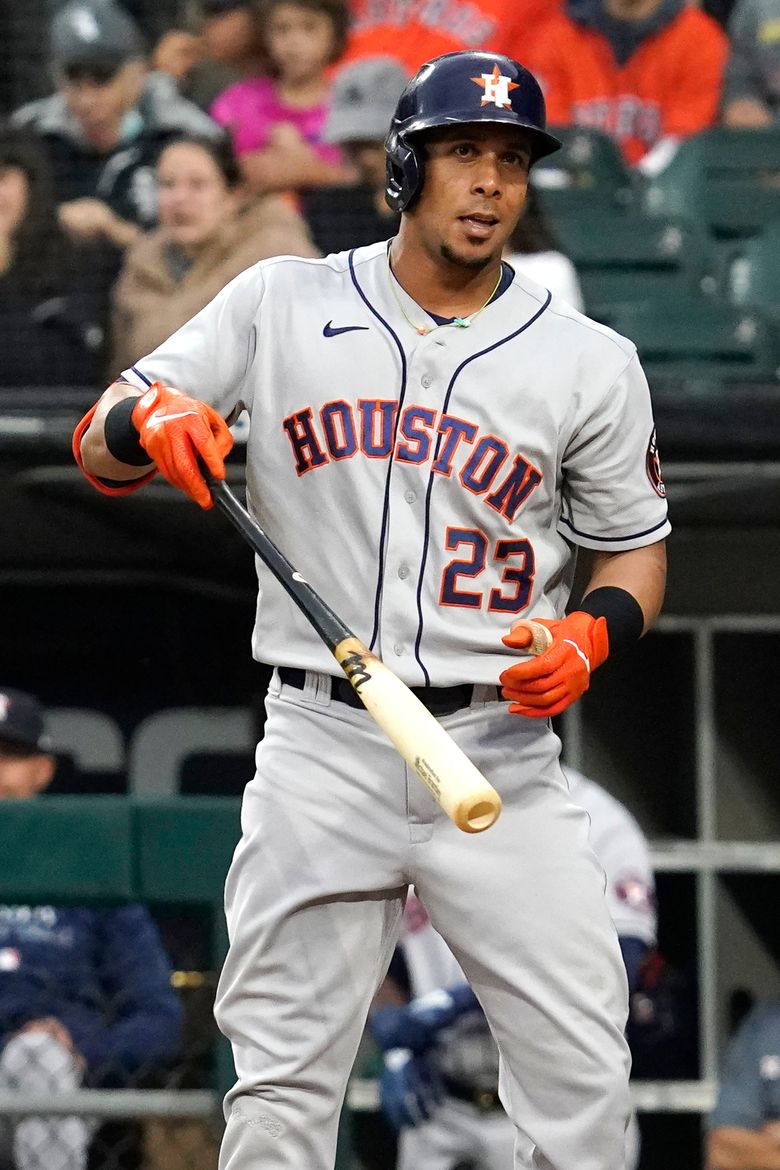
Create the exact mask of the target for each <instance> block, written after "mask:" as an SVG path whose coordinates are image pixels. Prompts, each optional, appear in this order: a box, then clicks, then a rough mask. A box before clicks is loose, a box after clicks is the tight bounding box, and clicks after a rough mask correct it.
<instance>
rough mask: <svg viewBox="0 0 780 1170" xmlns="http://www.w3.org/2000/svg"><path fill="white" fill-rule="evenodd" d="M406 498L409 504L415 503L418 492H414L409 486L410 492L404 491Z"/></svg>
mask: <svg viewBox="0 0 780 1170" xmlns="http://www.w3.org/2000/svg"><path fill="white" fill-rule="evenodd" d="M404 499H405V500H406V502H407V504H413V503H414V501H415V500H416V499H417V492H413V491H412V489H411V488H409V491H408V492H404Z"/></svg>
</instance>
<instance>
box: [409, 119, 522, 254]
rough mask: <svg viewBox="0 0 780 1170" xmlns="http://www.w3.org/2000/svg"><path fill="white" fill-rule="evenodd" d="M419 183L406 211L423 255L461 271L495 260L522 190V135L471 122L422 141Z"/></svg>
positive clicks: (506, 128) (517, 210)
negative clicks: (419, 190)
mask: <svg viewBox="0 0 780 1170" xmlns="http://www.w3.org/2000/svg"><path fill="white" fill-rule="evenodd" d="M425 150H426V154H425V182H424V184H423V189H422V193H421V195H420V198H419V199H418V201H417V203H416V204H414V205H413V207H412V209H411V211H410V212H408V219H409V221H410V224H413V231H414V233H415V234H416V235H417V237H418V239H419V242H420V243H421V244H422V246H423V247H424V248H425V250H426V251H427V252H428V253H429V254H430V255H432V256H440V257H442V258H443V259H445V260H447V261H449V262H450V263H454V264H458V265H460V266H462V267H465V268H483V267H485V266H487V265H489V264H491V263H494V262H495V261H496V260H497V259H498V258H499V257H500V256H501V252H502V250H503V248H504V245H505V244H506V242H507V240H508V239H509V236H510V235H511V234H512V230H513V228H514V226H515V224H516V223H517V220H518V218H519V216H520V213H521V211H522V209H523V204H524V202H525V196H526V191H527V189H528V170H529V166H530V161H531V149H530V142H529V139H528V136H527V135H526V134H524V133H523V131H522V130H518V129H516V128H515V127H513V126H504V125H501V124H496V123H488V122H484V123H475V124H471V125H463V126H453V127H448V128H446V129H445V130H441V131H437V132H436V133H435V135H432V136H431V137H430V138H429V139H428V140H427V141H426V147H425Z"/></svg>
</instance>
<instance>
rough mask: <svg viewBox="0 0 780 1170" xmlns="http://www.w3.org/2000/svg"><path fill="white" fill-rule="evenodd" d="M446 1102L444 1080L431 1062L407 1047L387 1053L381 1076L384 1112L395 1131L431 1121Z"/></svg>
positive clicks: (393, 1049)
mask: <svg viewBox="0 0 780 1170" xmlns="http://www.w3.org/2000/svg"><path fill="white" fill-rule="evenodd" d="M443 1099H444V1091H443V1088H442V1085H441V1080H440V1079H439V1076H438V1074H437V1072H436V1070H435V1069H434V1068H433V1066H432V1064H431V1063H430V1061H428V1060H427V1059H426V1057H424V1056H415V1055H414V1053H413V1052H410V1051H409V1050H408V1049H406V1048H391V1050H390V1051H389V1052H386V1053H385V1063H384V1068H383V1069H382V1072H381V1074H380V1077H379V1100H380V1104H381V1106H382V1112H383V1113H384V1115H385V1117H386V1118H387V1120H388V1121H389V1122H390V1124H391V1125H392V1126H393V1128H394V1129H396V1130H400V1129H404V1128H407V1129H408V1128H414V1126H416V1125H421V1124H422V1123H423V1122H424V1121H430V1119H431V1117H432V1116H433V1114H434V1112H435V1110H436V1107H437V1106H438V1105H440V1104H441V1102H442V1100H443Z"/></svg>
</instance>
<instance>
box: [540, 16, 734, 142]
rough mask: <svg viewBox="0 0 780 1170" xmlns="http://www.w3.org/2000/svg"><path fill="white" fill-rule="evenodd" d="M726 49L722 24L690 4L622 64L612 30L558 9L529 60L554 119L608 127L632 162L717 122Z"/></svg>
mask: <svg viewBox="0 0 780 1170" xmlns="http://www.w3.org/2000/svg"><path fill="white" fill-rule="evenodd" d="M727 56H728V40H727V38H726V34H725V33H724V32H723V30H722V29H721V27H720V25H719V24H717V22H716V21H715V20H714V19H713V18H712V17H711V16H708V15H707V14H706V13H705V12H702V11H701V9H699V8H683V9H682V11H681V12H680V13H678V15H677V16H675V17H674V18H673V19H672V20H671V21H670V22H669V24H667V25H666V26H665V27H664V28H662V29H660V30H659V31H658V32H657V33H651V34H650V36H648V37H647V38H646V39H645V40H643V41H642V42H641V43H640V44H639V46H638V48H637V49H636V51H635V52H634V53H633V54H632V55H631V56H630V57H629V59H628V61H626V63H625V64H624V65H622V66H621V65H618V64H617V62H616V61H615V58H614V56H613V53H612V48H611V46H610V43H609V41H608V40H607V38H606V37H605V36H603V35H602V34H601V33H599V32H596V31H595V29H592V28H585V27H584V26H583V25H581V24H578V23H577V22H576V21H574V20H571V19H570V18H569V17H568V16H566V15H565V14H564V13H558V14H557V15H555V16H553V17H551V18H550V20H549V21H548V22H547V24H545V26H544V29H543V30H542V35H541V36H538V37H536V38H535V39H534V41H533V44H532V45H531V46H530V53H529V60H528V61H527V62H525V63H526V64H527V65H528V68H529V69H531V71H532V72H533V73H535V74H536V76H537V78H538V79H539V82H540V84H541V86H542V89H543V90H544V96H545V101H546V103H547V122H548V125H550V126H556V125H557V126H571V125H576V126H591V127H593V128H594V129H597V130H605V131H606V132H607V133H609V134H611V135H612V136H613V137H614V138H616V139H617V141H618V142H619V143H620V145H621V147H622V149H623V153H624V155H625V157H626V160H627V162H629V163H630V164H632V165H633V164H634V163H637V162H638V161H639V160H640V159H641V158H642V156H643V155H644V154H646V153H647V151H648V150H650V148H651V147H652V146H654V145H655V143H656V142H658V141H659V140H660V139H662V138H666V137H667V136H669V135H673V136H676V137H680V138H682V137H685V136H686V135H689V134H695V133H697V132H698V131H699V130H704V129H706V127H707V126H711V125H712V124H713V122H714V121H715V118H716V114H717V110H718V103H719V101H720V93H721V85H722V80H723V70H724V67H725V64H726V58H727Z"/></svg>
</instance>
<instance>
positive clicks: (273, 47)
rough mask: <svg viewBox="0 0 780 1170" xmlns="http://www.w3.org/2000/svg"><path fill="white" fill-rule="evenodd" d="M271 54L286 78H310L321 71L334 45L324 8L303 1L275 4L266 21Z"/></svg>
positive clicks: (267, 39) (330, 24) (294, 79)
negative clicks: (320, 8)
mask: <svg viewBox="0 0 780 1170" xmlns="http://www.w3.org/2000/svg"><path fill="white" fill-rule="evenodd" d="M265 35H266V44H267V46H268V55H269V57H270V58H271V60H272V61H273V63H274V65H275V66H276V68H277V69H278V70H279V73H280V75H281V77H282V79H283V80H284V81H287V82H296V81H298V82H302V81H308V80H309V79H310V78H311V77H312V76H316V75H317V74H319V73H320V72H321V71H322V70H323V69H324V68H325V66H326V65H327V64H328V62H329V61H330V59H331V56H332V54H333V51H334V48H335V44H336V41H335V35H334V29H333V22H332V21H331V19H330V17H329V16H328V15H327V13H325V12H317V11H315V10H314V9H312V8H306V7H304V6H303V5H302V4H300V5H299V4H293V3H289V4H286V3H282V4H277V5H275V6H274V8H272V10H271V12H270V14H269V17H268V23H267V25H266V34H265Z"/></svg>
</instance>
